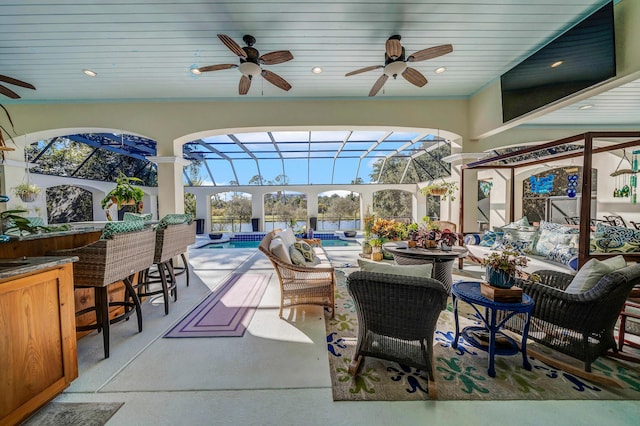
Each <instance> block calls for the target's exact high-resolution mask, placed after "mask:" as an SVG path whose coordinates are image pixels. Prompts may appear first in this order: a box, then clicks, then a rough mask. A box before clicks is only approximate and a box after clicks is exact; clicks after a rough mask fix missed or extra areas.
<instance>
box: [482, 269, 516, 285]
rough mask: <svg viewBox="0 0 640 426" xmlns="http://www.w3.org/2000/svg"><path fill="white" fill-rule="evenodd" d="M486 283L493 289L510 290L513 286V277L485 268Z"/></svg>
mask: <svg viewBox="0 0 640 426" xmlns="http://www.w3.org/2000/svg"><path fill="white" fill-rule="evenodd" d="M486 272H487V282H488V283H489V284H491V285H492V286H494V287H499V288H511V287H513V286H514V284H515V278H514V276H513V275H509V274H507V273H506V272H504V271H501V270H498V269H493V268H489V267H487V269H486Z"/></svg>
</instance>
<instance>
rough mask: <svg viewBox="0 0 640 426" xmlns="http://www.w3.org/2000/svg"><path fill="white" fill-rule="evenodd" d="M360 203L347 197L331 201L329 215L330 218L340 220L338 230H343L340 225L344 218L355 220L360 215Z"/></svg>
mask: <svg viewBox="0 0 640 426" xmlns="http://www.w3.org/2000/svg"><path fill="white" fill-rule="evenodd" d="M359 207H360V202H359V201H356V200H355V199H353V198H351V197H349V196H346V197H339V196H338V197H336V198H333V199H332V200H331V204H330V206H329V210H328V214H329V216H330V217H335V218H337V219H338V229H341V227H340V224H341V221H342V219H343V218H349V219H353V218H354V217H355V216H356V214H357V213H358V210H359Z"/></svg>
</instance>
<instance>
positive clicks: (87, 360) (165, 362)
mask: <svg viewBox="0 0 640 426" xmlns="http://www.w3.org/2000/svg"><path fill="white" fill-rule="evenodd" d="M205 242H207V241H206V240H204V239H203V238H202V237H200V236H199V237H198V242H197V243H196V244H195V245H194V246H193V247H192V249H191V250H190V263H191V265H192V268H193V270H192V275H191V284H190V286H189V287H186V286H185V280H184V276H182V277H180V279H179V283H178V284H179V293H178V301H177V302H172V303H171V305H170V313H169V315H167V316H165V315H164V310H163V307H162V304H161V303H157V302H158V301H156V303H153V304H152V303H149V302H145V303H144V304H143V316H144V329H143V331H142V333H137V328H136V326H135V321H129V322H125V323H119V324H116V325H114V326H113V327H112V329H111V357H110V358H109V359H103V348H102V337H101V336H100V335H98V334H97V333H95V332H94V333H93V334H91V335H89V336H87V337H85V338H83V339H81V340H80V341H79V342H78V361H79V370H80V375H79V377H78V378H77V379H76V380H75V381H74V382H73V383H72V384H71V386H70V387H69V388H67V389H66V390H65V392H64V393H63V394H61V395H59V396H58V397H57V398H56V399H55V401H58V402H125V404H124V405H123V406H122V408H120V410H118V412H117V413H116V414H115V415H114V416H113V417H112V418H111V420H110V421H109V422H108V425H109V426H112V425H154V426H160V425H176V424H180V425H236V424H242V425H328V424H331V425H387V424H396V425H410V424H431V425H444V424H446V425H467V424H474V425H492V426H493V425H495V424H496V422H497V423H509V424H514V425H515V424H517V425H547V424H549V425H551V424H553V425H565V424H566V425H602V424H616V425H625V424H629V425H631V424H637V421H638V418H639V415H640V403H638V401H543V402H540V401H505V402H502V401H491V402H482V401H471V402H468V401H426V402H334V401H333V399H332V394H331V382H330V378H329V372H328V358H327V349H326V336H325V326H324V317H323V312H322V309H321V308H319V307H303V308H298V309H294V310H292V311H291V312H290V315H289V312H287V311H285V320H282V319H279V318H278V307H279V286H278V281H277V277H276V275H275V273H274V270H273V268H272V267H271V265H270V264H269V263H268V261H267V259H266V258H265V257H264V256H263V255H262V254H261V253H260V252H258V251H257V250H255V249H225V250H220V249H197V248H196V247H199V246H200V245H202V244H204V243H205ZM326 250H327V252H328V254H329V257H330V258H331V259H332V261H333V263H334V265H335V266H338V267H340V266H343V265H344V264H345V263H349V264H351V265H354V264H355V265H357V258H358V253H359V251H360V249H359V247H331V248H327V249H326ZM475 268H476V269H475V271H476V272H477V273H479V272H480V270H479V268H478V267H475ZM469 270H471V272H468V271H466V272H465V275H467V274H468V273H474V272H473V266H471V267H470V268H469ZM234 271H241V272H246V271H252V272H257V273H264V274H271V280H270V283H269V286H268V288H267V290H266V293H265V295H264V297H263V298H262V301H261V303H260V306H259V309H258V310H257V312H256V313H255V315H254V317H253V320H252V321H251V323H250V325H249V327H248V329H247V332H246V333H245V335H244V336H243V337H241V338H237V337H228V338H225V337H217V338H177V339H163V338H162V336H163V335H164V334H165V333H166V332H167V331H168V330H169V329H171V327H172V326H173V325H174V324H175V323H176V322H177V321H178V320H179V319H180V318H181V317H182V316H183V315H185V314H186V313H187V312H189V311H190V310H191V309H192V308H193V307H194V306H196V305H197V304H198V303H199V302H200V301H201V300H202V299H203V298H204V297H205V296H206V295H207V294H208V293H209V292H210V291H211V290H214V289H215V288H216V287H217V286H218V285H219V284H221V283H222V282H224V280H225V279H226V278H227V277H228V275H229V274H231V273H232V272H234ZM455 271H457V270H455V269H454V272H455ZM454 279H455V277H454ZM286 315H289V316H288V317H286Z"/></svg>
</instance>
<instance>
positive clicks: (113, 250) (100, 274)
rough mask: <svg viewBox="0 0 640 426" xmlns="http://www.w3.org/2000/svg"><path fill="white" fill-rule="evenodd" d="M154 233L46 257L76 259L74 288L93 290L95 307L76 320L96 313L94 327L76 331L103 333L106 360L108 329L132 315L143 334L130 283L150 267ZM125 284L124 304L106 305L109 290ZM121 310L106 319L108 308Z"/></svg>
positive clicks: (120, 236) (113, 239)
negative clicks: (119, 284)
mask: <svg viewBox="0 0 640 426" xmlns="http://www.w3.org/2000/svg"><path fill="white" fill-rule="evenodd" d="M154 248H155V232H154V231H153V230H151V229H145V230H142V231H137V232H128V233H122V234H115V235H113V236H112V237H111V239H105V240H98V241H96V242H94V243H91V244H88V245H86V246H84V247H79V248H74V249H68V250H58V251H55V252H49V253H47V254H51V255H56V256H62V255H64V256H78V258H79V260H78V262H75V263H74V264H73V280H74V287H75V288H93V289H94V294H95V306H92V307H89V308H86V309H82V310H80V311H78V312H76V316H80V315H83V314H85V313H87V312H93V311H95V312H96V323H95V324H89V325H84V326H77V327H76V330H77V331H88V330H98V332H100V331H102V338H103V342H104V357H105V358H109V326H110V325H111V324H114V323H116V322H120V321H122V320H124V319H127V318H129V317H130V316H131V315H132V314H133V313H134V312H135V314H136V315H137V318H138V332H140V331H142V311H141V308H140V300H139V299H138V297H137V296H136V293H135V290H134V288H133V286H132V283H131V279H132V277H133V276H134V275H135V274H136V272H139V271H142V270H145V269H147V268H148V267H149V266H151V264H152V263H153V252H154ZM120 281H123V282H124V285H125V298H124V300H123V301H111V302H110V301H108V289H107V288H108V286H110V285H111V284H115V283H118V282H120ZM111 306H122V307H124V313H123V314H122V315H119V316H116V317H114V318H111V319H109V307H111Z"/></svg>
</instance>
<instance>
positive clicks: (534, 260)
mask: <svg viewBox="0 0 640 426" xmlns="http://www.w3.org/2000/svg"><path fill="white" fill-rule="evenodd" d="M578 236H579V233H578V230H577V229H575V228H572V227H568V226H565V225H561V224H556V223H551V222H544V221H542V222H540V226H539V227H534V226H530V225H529V223H528V222H527V221H526V218H522V219H520V220H519V221H516V222H512V223H510V224H508V225H507V226H505V227H503V228H499V229H496V230H494V231H486V232H485V233H484V234H482V235H480V234H468V235H466V236H465V246H466V247H467V250H468V251H469V254H468V256H467V258H468V259H470V260H472V261H474V262H478V263H480V262H481V261H482V260H483V259H484V258H486V257H487V256H488V255H489V254H490V253H491V252H494V251H501V250H504V249H505V248H509V249H511V250H515V251H519V252H521V253H522V254H524V255H526V257H527V259H529V262H528V264H527V266H526V267H525V268H524V269H523V272H525V273H532V272H535V271H538V270H551V271H556V272H562V273H565V274H571V275H573V274H575V273H576V271H577V269H578V250H577V248H576V247H577V243H578Z"/></svg>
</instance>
